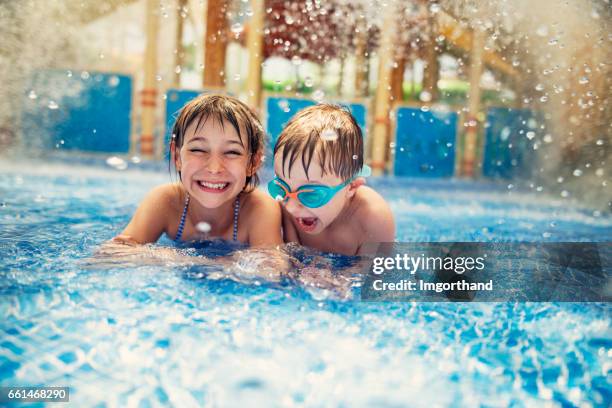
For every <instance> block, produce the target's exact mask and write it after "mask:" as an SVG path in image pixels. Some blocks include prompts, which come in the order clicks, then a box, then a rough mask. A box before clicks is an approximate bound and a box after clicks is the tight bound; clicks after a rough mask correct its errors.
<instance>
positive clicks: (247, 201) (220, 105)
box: [114, 95, 282, 246]
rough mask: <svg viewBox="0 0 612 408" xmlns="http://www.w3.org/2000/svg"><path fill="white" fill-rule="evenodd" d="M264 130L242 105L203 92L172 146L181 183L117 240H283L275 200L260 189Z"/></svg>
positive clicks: (152, 198) (152, 200) (149, 202)
mask: <svg viewBox="0 0 612 408" xmlns="http://www.w3.org/2000/svg"><path fill="white" fill-rule="evenodd" d="M263 144H264V132H263V128H262V126H261V123H260V122H259V120H258V119H257V117H256V116H255V114H254V113H253V111H251V110H250V109H249V108H248V107H247V106H246V105H245V104H244V103H242V102H240V101H239V100H238V99H236V98H233V97H230V96H223V95H201V96H199V97H197V98H196V99H194V100H192V101H191V102H189V103H188V104H187V105H185V106H184V107H183V109H182V110H181V112H180V114H179V117H178V119H177V120H176V123H175V124H174V128H173V129H172V141H171V143H170V161H171V162H172V163H174V166H175V169H176V171H177V173H178V175H179V179H180V181H179V182H178V183H171V184H166V185H162V186H159V187H157V188H155V189H154V190H153V191H151V192H150V193H149V195H148V196H147V197H146V198H145V199H144V201H143V202H142V203H141V204H140V206H139V207H138V210H136V214H134V217H133V218H132V220H131V221H130V223H129V224H128V226H127V227H126V228H125V229H124V230H123V232H122V233H121V234H120V235H119V236H117V237H116V238H115V239H114V241H115V242H120V243H130V244H146V243H151V242H156V241H157V240H158V239H159V237H160V236H161V235H162V234H164V233H165V234H167V235H168V236H169V237H170V238H172V239H174V240H175V241H177V242H180V241H190V240H194V239H197V238H201V237H203V233H204V234H206V235H205V237H206V238H222V239H225V240H232V241H239V242H242V243H247V244H249V245H252V246H267V245H277V244H281V243H282V238H281V213H280V207H279V205H278V203H277V202H276V201H274V200H273V199H272V198H270V197H268V196H267V194H265V193H264V192H262V191H259V190H257V189H256V187H257V184H258V183H259V178H258V177H257V170H258V168H259V167H260V165H261V163H262V157H263Z"/></svg>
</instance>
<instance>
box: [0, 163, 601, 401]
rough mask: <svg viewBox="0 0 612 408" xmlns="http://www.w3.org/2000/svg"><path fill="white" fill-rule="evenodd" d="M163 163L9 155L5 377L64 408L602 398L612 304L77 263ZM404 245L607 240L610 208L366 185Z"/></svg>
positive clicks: (3, 169)
mask: <svg viewBox="0 0 612 408" xmlns="http://www.w3.org/2000/svg"><path fill="white" fill-rule="evenodd" d="M168 180H169V176H168V173H167V172H164V171H144V170H143V171H138V170H127V171H118V170H114V169H109V168H103V167H102V166H64V165H60V164H44V163H23V162H6V161H5V162H0V225H1V227H0V293H1V295H0V316H1V319H0V385H2V386H7V385H55V386H70V387H71V403H72V404H71V405H72V406H79V407H81V406H94V405H96V406H104V405H107V406H128V405H130V406H157V405H169V404H172V405H175V406H182V407H183V406H202V405H205V406H254V405H261V406H347V407H349V406H350V407H354V406H393V407H396V406H423V407H431V406H475V405H486V406H508V405H513V406H525V405H527V406H529V405H531V406H540V405H542V403H543V402H545V401H549V402H550V403H551V404H552V406H607V405H608V404H609V402H610V401H611V399H612V391H611V389H612V387H611V383H612V330H611V327H610V323H611V316H612V314H611V313H610V312H611V309H612V308H611V307H610V306H609V305H607V304H593V303H591V304H579V303H565V304H558V303H531V304H509V303H479V304H463V303H462V304H449V303H362V302H360V301H359V300H358V298H357V300H349V301H335V300H330V299H328V300H320V299H319V300H317V299H314V298H313V297H312V296H311V295H310V294H308V293H306V292H305V291H303V290H301V289H300V288H298V287H277V286H274V285H266V284H263V285H253V284H250V285H249V284H244V283H238V282H233V281H229V280H207V279H195V278H194V277H193V275H192V274H189V273H186V269H185V268H184V267H179V266H173V265H171V264H168V265H157V266H150V265H149V266H127V265H116V266H114V267H105V268H98V269H96V268H93V269H92V268H85V267H84V266H83V262H82V260H83V259H84V258H87V257H88V256H90V255H91V253H92V252H93V251H94V250H95V249H96V248H97V247H98V245H99V244H100V243H101V242H103V241H105V240H107V239H109V238H111V237H113V236H114V235H115V234H116V233H117V232H118V231H120V230H121V228H122V227H123V226H124V225H125V223H126V222H127V221H128V220H129V218H130V216H131V215H132V213H133V211H134V210H135V208H136V206H137V204H138V203H139V201H140V200H141V198H142V197H143V196H144V194H145V193H146V192H147V191H148V190H149V189H150V188H151V187H153V186H154V185H157V184H160V183H164V182H167V181H168ZM371 184H372V185H374V187H375V188H377V189H378V190H379V191H381V192H382V194H383V195H384V196H385V197H386V198H387V199H388V200H389V202H390V204H391V206H392V209H393V211H394V214H395V216H396V221H397V224H398V237H397V238H398V240H400V241H546V240H549V241H610V240H611V238H612V217H611V216H610V215H607V214H603V215H599V214H597V213H596V214H593V211H592V210H588V209H585V208H581V207H578V206H576V205H574V204H572V203H570V202H568V201H567V200H563V199H561V198H559V199H554V198H549V197H546V196H544V195H542V194H535V193H520V192H514V191H513V192H511V193H510V194H509V193H508V191H507V190H506V189H505V188H504V187H503V186H502V187H498V186H494V185H485V184H475V185H473V184H469V183H464V182H452V181H435V182H434V181H415V180H394V179H383V180H378V181H376V180H372V181H371Z"/></svg>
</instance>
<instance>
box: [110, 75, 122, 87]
mask: <svg viewBox="0 0 612 408" xmlns="http://www.w3.org/2000/svg"><path fill="white" fill-rule="evenodd" d="M119 82H120V80H119V77H118V76H117V75H112V76H111V77H110V78H108V85H110V86H112V87H116V86H117V85H119Z"/></svg>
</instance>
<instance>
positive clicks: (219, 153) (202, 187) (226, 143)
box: [175, 117, 256, 208]
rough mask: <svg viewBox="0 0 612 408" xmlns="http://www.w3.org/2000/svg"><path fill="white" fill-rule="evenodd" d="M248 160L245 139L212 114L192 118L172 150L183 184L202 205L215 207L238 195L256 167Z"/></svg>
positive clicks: (226, 122) (232, 127)
mask: <svg viewBox="0 0 612 408" xmlns="http://www.w3.org/2000/svg"><path fill="white" fill-rule="evenodd" d="M202 122H203V123H202ZM177 153H178V154H177ZM249 159H250V155H249V152H248V146H247V142H246V141H245V140H243V139H242V138H241V137H240V134H238V132H237V131H236V129H235V128H234V126H232V125H231V124H230V123H229V122H228V121H226V120H224V121H223V123H221V122H219V120H217V119H216V118H214V117H208V118H206V119H205V120H204V119H203V120H202V121H200V120H194V121H193V122H192V123H191V124H190V125H189V126H188V127H187V130H186V132H185V138H184V142H183V145H182V146H181V148H180V150H179V151H178V152H176V150H175V164H176V169H177V170H178V171H179V172H180V175H181V181H182V183H183V186H184V187H185V189H186V190H187V192H188V193H189V195H190V196H191V197H193V198H195V199H196V200H197V201H198V202H199V203H200V204H201V205H202V206H203V207H205V208H217V207H219V206H221V205H222V204H224V203H227V202H228V201H231V200H234V199H235V198H236V196H237V195H238V194H240V192H241V191H242V190H243V189H244V187H245V184H246V179H247V176H250V175H252V174H253V173H254V172H255V170H256V169H253V168H252V167H253V166H251V165H250V160H249Z"/></svg>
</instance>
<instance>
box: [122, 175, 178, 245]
mask: <svg viewBox="0 0 612 408" xmlns="http://www.w3.org/2000/svg"><path fill="white" fill-rule="evenodd" d="M175 194H176V186H174V185H170V184H166V185H163V186H159V187H156V188H155V189H153V190H152V191H151V192H150V193H149V194H148V195H147V196H146V197H145V199H144V200H143V201H142V203H140V206H138V209H137V210H136V213H135V214H134V216H133V217H132V220H131V221H130V223H129V224H128V225H127V227H125V229H124V230H123V231H122V232H121V234H119V235H118V236H117V237H115V238H114V239H113V241H115V242H121V243H128V244H148V243H152V242H157V240H158V239H159V237H160V236H161V235H162V234H163V233H164V232H166V231H167V230H168V220H169V219H168V217H171V216H172V215H174V213H175V212H173V211H172V208H173V206H172V201H173V195H175Z"/></svg>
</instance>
